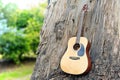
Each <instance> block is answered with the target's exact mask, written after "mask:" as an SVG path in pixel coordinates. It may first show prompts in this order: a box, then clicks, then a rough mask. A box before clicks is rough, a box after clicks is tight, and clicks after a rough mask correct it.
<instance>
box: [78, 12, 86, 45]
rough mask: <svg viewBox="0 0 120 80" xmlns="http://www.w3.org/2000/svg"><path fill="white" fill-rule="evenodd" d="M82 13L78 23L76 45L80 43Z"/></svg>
mask: <svg viewBox="0 0 120 80" xmlns="http://www.w3.org/2000/svg"><path fill="white" fill-rule="evenodd" d="M84 13H85V12H84V11H82V15H81V18H80V22H79V23H78V26H79V28H78V33H77V39H76V43H80V36H81V32H82V24H83V18H84Z"/></svg>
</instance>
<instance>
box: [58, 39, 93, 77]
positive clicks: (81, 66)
mask: <svg viewBox="0 0 120 80" xmlns="http://www.w3.org/2000/svg"><path fill="white" fill-rule="evenodd" d="M75 42H76V37H72V38H70V39H69V41H68V48H67V50H66V52H65V54H64V55H63V57H62V59H61V62H60V67H61V69H62V70H63V71H64V72H66V73H68V74H74V75H81V74H85V73H87V72H89V71H90V69H91V60H90V56H89V49H90V43H89V42H88V40H87V38H85V37H80V48H79V49H78V50H75V49H74V48H73V46H74V45H75Z"/></svg>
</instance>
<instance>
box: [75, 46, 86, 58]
mask: <svg viewBox="0 0 120 80" xmlns="http://www.w3.org/2000/svg"><path fill="white" fill-rule="evenodd" d="M84 53H85V48H84V45H83V44H80V49H79V51H78V52H77V55H78V56H83V55H84Z"/></svg>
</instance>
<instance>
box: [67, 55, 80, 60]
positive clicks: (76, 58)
mask: <svg viewBox="0 0 120 80" xmlns="http://www.w3.org/2000/svg"><path fill="white" fill-rule="evenodd" d="M69 58H70V59H72V60H78V59H80V58H79V57H73V56H71V57H69Z"/></svg>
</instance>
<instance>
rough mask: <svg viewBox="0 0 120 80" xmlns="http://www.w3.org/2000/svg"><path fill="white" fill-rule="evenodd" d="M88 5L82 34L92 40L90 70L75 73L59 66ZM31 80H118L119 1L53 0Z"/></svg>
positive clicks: (119, 62)
mask: <svg viewBox="0 0 120 80" xmlns="http://www.w3.org/2000/svg"><path fill="white" fill-rule="evenodd" d="M85 3H87V4H88V8H89V9H88V12H87V13H86V14H85V18H84V21H83V27H84V28H83V30H82V35H83V36H85V37H87V38H88V40H89V41H90V42H91V49H90V56H91V60H92V70H91V71H90V72H89V73H88V74H87V75H84V76H74V75H70V74H66V73H64V72H63V71H62V70H61V69H60V66H59V64H60V60H61V57H62V55H63V54H64V52H65V50H66V48H67V43H68V39H69V38H71V37H73V36H76V33H77V29H78V26H77V23H78V22H79V18H80V15H79V14H80V13H81V12H80V11H81V9H82V6H83V5H84V4H85ZM40 37H41V42H40V45H39V47H38V51H37V53H39V55H38V57H37V60H36V64H35V68H34V72H33V74H32V76H31V80H120V0H54V1H53V2H52V3H51V4H50V5H49V6H48V8H47V13H46V16H45V21H44V25H43V27H42V30H41V34H40Z"/></svg>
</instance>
